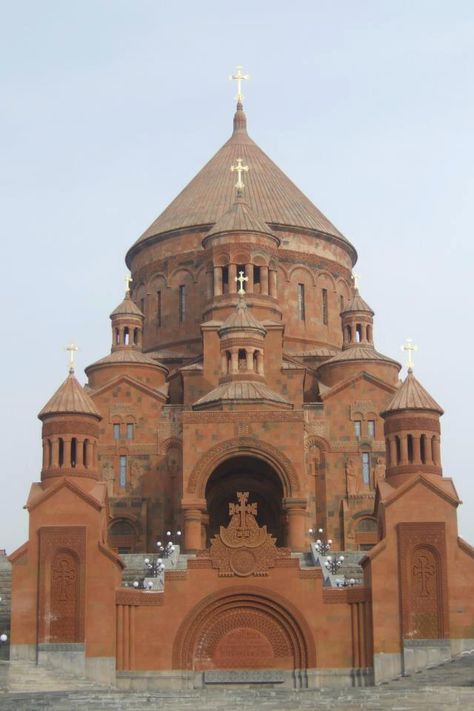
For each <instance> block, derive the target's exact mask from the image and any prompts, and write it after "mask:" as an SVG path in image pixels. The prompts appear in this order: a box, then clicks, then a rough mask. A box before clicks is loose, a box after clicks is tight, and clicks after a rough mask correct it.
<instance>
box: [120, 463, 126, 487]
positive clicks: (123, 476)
mask: <svg viewBox="0 0 474 711" xmlns="http://www.w3.org/2000/svg"><path fill="white" fill-rule="evenodd" d="M119 483H120V486H121V487H125V486H127V457H126V456H125V455H121V456H120V476H119Z"/></svg>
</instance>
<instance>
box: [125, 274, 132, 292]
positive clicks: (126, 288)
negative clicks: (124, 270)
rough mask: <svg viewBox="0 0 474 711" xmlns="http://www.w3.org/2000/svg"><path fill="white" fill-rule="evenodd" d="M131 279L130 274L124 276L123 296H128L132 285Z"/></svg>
mask: <svg viewBox="0 0 474 711" xmlns="http://www.w3.org/2000/svg"><path fill="white" fill-rule="evenodd" d="M132 281H133V278H132V275H131V274H127V275H126V276H125V294H130V284H131V283H132Z"/></svg>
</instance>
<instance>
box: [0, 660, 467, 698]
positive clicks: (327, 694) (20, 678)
mask: <svg viewBox="0 0 474 711" xmlns="http://www.w3.org/2000/svg"><path fill="white" fill-rule="evenodd" d="M461 708H462V709H464V711H474V654H466V655H463V656H461V657H458V658H457V659H456V660H454V661H452V662H448V663H447V664H443V665H441V666H439V667H436V668H433V669H429V670H426V671H424V672H420V673H418V674H415V675H413V676H410V677H404V678H401V679H399V680H396V681H391V682H390V683H388V684H382V685H381V686H377V687H372V688H367V689H342V690H340V689H339V690H335V689H332V690H331V689H323V690H321V691H314V690H311V691H309V690H307V691H299V692H289V691H283V690H280V689H278V688H258V689H255V688H254V689H242V688H238V687H235V686H234V687H232V688H219V689H217V688H211V689H205V690H203V691H194V690H193V691H180V692H172V691H162V692H126V691H117V690H116V689H109V688H106V687H100V686H97V685H94V684H93V683H91V682H90V681H88V680H86V679H79V680H78V679H75V678H73V677H71V676H68V675H67V674H63V673H60V674H58V673H57V672H55V671H51V670H47V669H44V668H39V667H37V666H35V665H34V664H32V663H27V662H14V663H8V662H0V709H1V711H11V710H13V709H14V710H15V711H42V710H43V709H54V710H55V711H76V709H78V710H81V709H87V710H88V711H101V710H102V709H120V711H135V710H136V711H138V710H140V711H146V710H147V709H150V711H152V709H159V710H162V709H163V710H164V711H188V710H189V711H247V710H250V709H252V710H253V709H258V711H290V710H291V711H293V710H295V711H299V710H300V709H301V710H304V709H307V710H308V711H312V710H313V709H314V710H315V711H317V710H319V709H322V710H323V709H331V711H342V709H344V711H347V709H350V710H351V711H353V710H355V711H357V710H358V709H364V711H365V710H367V711H378V710H380V711H421V710H422V709H423V711H441V710H443V711H444V710H445V709H461Z"/></svg>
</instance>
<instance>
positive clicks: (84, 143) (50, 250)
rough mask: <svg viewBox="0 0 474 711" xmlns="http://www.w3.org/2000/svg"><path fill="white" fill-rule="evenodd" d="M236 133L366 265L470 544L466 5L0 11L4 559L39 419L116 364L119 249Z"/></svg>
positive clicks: (50, 6)
mask: <svg viewBox="0 0 474 711" xmlns="http://www.w3.org/2000/svg"><path fill="white" fill-rule="evenodd" d="M236 64H243V66H244V69H245V70H247V71H248V72H249V73H250V74H251V76H252V78H251V81H250V82H248V84H247V85H246V87H245V96H246V99H245V109H246V112H247V116H248V122H249V133H250V134H251V136H252V137H253V138H254V139H255V140H256V141H257V143H258V144H259V145H260V146H261V148H263V150H265V151H266V152H267V153H268V154H269V155H270V157H271V158H272V159H273V160H274V161H275V162H276V163H277V164H278V165H279V166H280V167H281V168H282V169H283V170H284V171H285V172H286V173H287V174H288V175H289V176H290V178H291V179H292V180H293V181H294V182H296V184H297V185H298V186H299V187H300V188H301V189H302V190H303V191H304V192H305V193H306V194H307V195H308V197H310V198H311V199H312V200H313V202H314V203H315V204H316V205H317V206H318V207H319V208H320V209H321V210H322V211H323V212H324V213H325V214H326V215H327V216H328V218H329V219H330V220H331V221H332V222H334V224H335V225H336V226H337V227H338V228H339V229H340V230H341V231H342V232H343V233H344V234H345V235H346V236H347V237H348V239H349V240H350V241H351V242H352V243H353V244H354V245H355V247H356V248H357V250H358V252H359V263H358V265H357V268H356V270H357V271H358V272H359V273H360V274H361V292H362V295H363V296H364V298H365V299H366V300H367V301H368V303H369V304H370V305H371V306H372V308H373V309H374V310H375V312H376V321H375V340H376V346H377V348H378V349H379V350H381V351H382V352H383V353H386V354H387V355H390V356H392V357H395V358H401V357H402V354H401V352H400V345H401V343H402V342H403V341H404V339H405V337H406V336H411V337H412V338H413V339H414V340H415V342H416V343H417V344H418V346H419V352H418V354H417V357H416V371H415V372H416V375H417V377H418V378H419V379H420V380H421V382H422V383H423V384H424V385H425V387H426V388H427V389H428V390H429V391H430V392H431V394H432V395H433V396H434V397H435V399H437V400H438V402H439V403H440V404H441V405H442V406H443V407H444V408H445V411H446V414H445V416H444V417H443V419H442V428H443V430H442V431H443V439H442V454H443V463H444V473H445V476H452V477H453V478H454V481H455V484H456V486H457V489H458V492H459V494H460V497H461V498H462V499H463V500H464V501H465V504H464V506H463V507H461V510H460V531H461V534H462V535H463V536H465V537H466V538H467V539H468V540H469V541H470V542H471V543H474V477H473V476H472V464H471V448H470V444H471V437H472V433H471V428H470V420H471V408H472V401H473V397H474V376H473V372H474V369H473V367H472V364H471V358H472V353H473V351H474V336H473V327H472V308H473V306H474V303H473V297H472V287H471V283H472V281H473V275H472V269H473V262H474V260H473V251H474V249H473V239H472V212H473V209H472V208H473V205H474V199H473V198H474V137H473V136H474V134H473V126H474V89H473V79H472V77H473V68H474V3H472V2H471V0H465V1H462V0H451V2H449V3H448V2H445V0H439V1H438V0H397V1H396V2H393V0H392V1H390V0H374V1H369V0H358V1H357V2H354V0H339V1H338V2H334V1H331V0H327V1H323V0H300V1H299V2H293V3H289V2H288V1H287V0H286V1H284V2H282V1H281V0H261V1H260V2H258V3H257V2H249V1H248V0H240V2H239V3H226V2H222V1H221V0H219V1H217V0H216V1H214V2H208V1H206V0H203V1H202V2H191V1H190V0H188V1H187V2H186V1H184V2H183V1H182V2H176V3H174V5H173V6H172V5H171V3H166V2H158V1H157V0H155V1H153V2H151V1H145V0H135V1H133V2H132V1H131V0H129V1H127V2H125V1H124V0H114V1H113V2H112V1H110V0H109V1H105V0H93V1H91V0H81V2H64V1H63V0H57V1H53V0H42V2H37V0H29V1H26V0H25V1H22V0H15V2H14V3H12V2H6V1H5V0H3V1H2V2H0V155H1V167H0V195H1V224H2V280H1V284H2V293H3V300H2V303H3V304H4V306H5V309H6V310H7V313H5V316H4V320H3V328H2V338H3V347H2V348H1V351H0V353H1V355H0V357H1V373H2V378H1V380H2V392H1V402H2V408H1V418H2V420H1V432H2V433H3V435H4V441H3V446H2V453H3V456H2V461H1V467H0V485H1V489H0V491H1V492H2V493H1V498H0V521H1V524H0V547H6V548H7V550H8V551H9V552H11V551H12V550H13V549H14V548H15V547H16V546H18V545H20V544H21V543H22V542H23V541H24V540H25V538H26V536H27V517H26V514H25V513H24V512H23V510H22V506H23V504H24V503H25V501H26V497H27V494H28V490H29V486H30V484H31V482H33V481H36V480H38V479H39V472H40V466H41V438H40V423H39V421H38V420H37V419H36V414H37V412H38V411H39V410H40V408H41V407H42V406H43V404H44V403H45V402H46V401H47V400H48V398H49V397H50V395H51V394H52V393H53V392H54V390H55V389H56V388H57V387H58V386H59V384H60V383H61V382H62V381H63V379H64V378H65V377H66V374H67V354H66V353H65V351H64V346H65V345H66V343H67V342H68V341H69V340H70V339H71V338H73V339H75V340H76V341H77V342H78V343H79V345H80V347H81V351H80V353H79V354H78V355H79V357H78V375H79V378H80V379H81V380H82V382H83V381H84V378H83V376H82V369H83V368H84V367H85V366H86V365H87V364H88V363H91V362H93V361H94V360H95V359H97V358H99V357H101V356H103V355H106V354H107V353H108V352H109V349H110V332H109V319H108V315H109V313H110V311H111V310H112V309H113V308H114V307H115V306H116V305H117V303H118V302H119V301H120V299H121V297H122V293H123V277H124V273H125V267H124V262H123V258H124V254H125V252H126V250H127V248H128V247H129V246H130V245H131V244H132V243H133V242H134V241H135V239H136V238H137V237H138V236H139V235H140V234H141V232H142V231H143V230H144V229H145V228H146V227H147V226H148V225H149V224H150V223H151V222H152V220H153V219H154V218H155V217H156V216H157V215H158V214H159V213H160V212H161V211H162V210H163V208H164V207H165V206H166V205H167V204H168V202H169V201H170V200H171V199H172V198H173V197H175V195H176V194H177V193H178V192H179V190H181V188H182V187H183V186H184V185H185V184H186V183H187V182H188V180H189V179H190V178H191V177H192V176H193V175H194V174H195V173H196V172H197V171H198V170H199V169H200V168H201V167H202V165H203V164H204V163H205V162H206V161H207V160H208V159H209V158H210V157H211V155H213V153H214V152H215V151H216V150H217V149H218V148H219V147H220V146H221V144H222V143H223V142H224V141H225V140H226V139H227V137H228V136H229V134H230V131H231V123H232V115H233V110H234V101H233V97H234V94H235V87H233V86H232V85H231V83H230V82H229V81H228V79H227V77H228V75H229V74H230V73H231V71H232V70H233V69H234V68H235V65H236Z"/></svg>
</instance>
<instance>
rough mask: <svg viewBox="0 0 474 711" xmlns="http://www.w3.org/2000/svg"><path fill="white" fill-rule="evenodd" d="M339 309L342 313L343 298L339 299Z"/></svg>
mask: <svg viewBox="0 0 474 711" xmlns="http://www.w3.org/2000/svg"><path fill="white" fill-rule="evenodd" d="M339 308H340V309H341V313H342V311H344V297H343V296H340V297H339Z"/></svg>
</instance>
